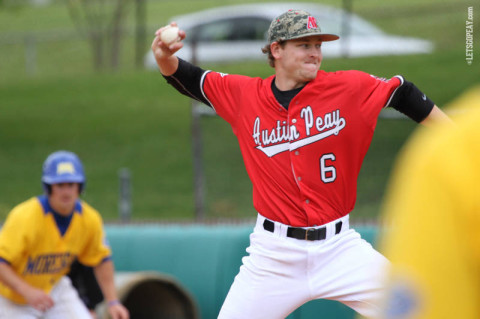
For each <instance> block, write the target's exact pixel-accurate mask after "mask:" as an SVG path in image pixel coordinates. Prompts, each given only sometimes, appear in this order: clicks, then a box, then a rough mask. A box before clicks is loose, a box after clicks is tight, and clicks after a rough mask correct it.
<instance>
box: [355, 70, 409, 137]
mask: <svg viewBox="0 0 480 319" xmlns="http://www.w3.org/2000/svg"><path fill="white" fill-rule="evenodd" d="M356 73H357V74H356V76H355V78H356V79H357V85H356V88H357V92H356V93H357V95H356V96H357V97H358V98H359V99H360V101H359V102H360V103H359V104H360V111H361V112H360V113H361V114H362V116H363V117H364V119H365V121H366V122H367V123H376V119H377V117H378V115H379V113H380V111H381V110H382V109H383V108H384V107H387V106H388V104H389V102H390V100H391V99H392V97H393V95H394V94H395V91H396V89H397V88H398V87H400V86H401V85H402V84H403V82H404V80H403V77H402V76H400V75H396V76H394V77H392V78H391V79H385V78H379V77H376V76H374V75H371V74H368V73H364V72H359V71H357V72H356ZM374 125H375V124H374ZM373 128H374V127H372V129H373Z"/></svg>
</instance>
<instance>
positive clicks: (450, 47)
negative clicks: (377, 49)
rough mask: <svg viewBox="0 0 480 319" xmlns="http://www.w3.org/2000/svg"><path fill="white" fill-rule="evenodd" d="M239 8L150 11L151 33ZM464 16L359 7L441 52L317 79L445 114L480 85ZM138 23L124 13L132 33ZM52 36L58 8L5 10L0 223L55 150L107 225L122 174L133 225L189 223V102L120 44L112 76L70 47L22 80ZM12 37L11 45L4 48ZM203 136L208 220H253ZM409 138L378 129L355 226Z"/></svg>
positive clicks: (419, 4)
mask: <svg viewBox="0 0 480 319" xmlns="http://www.w3.org/2000/svg"><path fill="white" fill-rule="evenodd" d="M240 2H242V3H244V2H255V1H233V0H230V1H220V0H218V1H214V0H210V1H203V0H202V1H200V0H190V1H186V0H177V1H170V0H168V1H149V2H148V17H147V23H148V26H149V29H150V30H154V29H155V28H156V27H158V26H161V25H163V24H164V23H166V21H167V20H168V17H170V16H171V15H176V14H183V13H186V12H191V11H195V10H198V9H202V8H207V7H212V6H216V5H222V4H234V3H240ZM325 3H327V4H331V5H335V6H341V3H342V2H341V1H336V0H329V1H326V2H325ZM468 5H472V4H471V2H469V1H461V2H458V1H453V0H447V1H442V2H440V3H439V2H438V1H434V0H422V1H414V0H408V1H402V2H394V1H386V2H385V1H379V0H362V1H356V2H355V3H354V11H355V12H357V13H359V14H360V15H362V16H363V17H365V18H367V19H369V20H371V21H372V22H374V23H375V24H377V25H378V26H380V27H382V29H384V30H385V31H387V32H391V33H395V34H399V35H405V36H417V37H422V38H427V39H431V40H433V41H434V42H435V44H436V48H437V49H436V52H435V53H434V54H432V55H414V56H395V57H376V58H361V59H326V60H324V62H323V64H322V68H323V69H325V70H327V71H334V70H342V69H359V70H363V71H365V72H369V73H372V74H376V75H379V76H385V77H390V76H393V75H395V74H402V75H404V76H405V77H406V78H407V79H409V80H411V81H413V82H414V83H416V84H417V85H418V86H419V87H420V88H421V89H422V90H423V91H424V92H426V93H427V95H429V97H431V98H432V99H433V100H434V101H435V102H436V103H437V104H438V105H440V106H443V105H445V104H446V103H448V102H449V101H450V100H452V99H453V98H454V97H455V96H457V95H458V94H460V93H461V92H462V91H463V90H464V89H466V88H468V87H469V86H471V85H472V84H473V83H475V82H478V79H479V78H480V69H479V68H477V67H475V66H468V65H467V64H466V63H465V55H464V49H465V43H464V42H465V40H464V39H465V17H466V8H467V6H468ZM133 22H134V21H133V16H132V13H129V16H128V25H129V26H130V27H132V26H133ZM477 24H478V22H477ZM476 29H478V28H476ZM51 30H67V31H68V30H74V26H73V24H72V22H71V20H70V18H69V16H68V14H67V10H66V8H65V6H64V5H63V2H57V3H56V4H54V5H52V6H48V7H40V8H30V7H21V8H16V9H12V8H2V9H0V74H1V75H2V76H1V77H0V110H1V116H0V180H1V181H2V183H0V194H1V195H0V220H1V219H3V218H4V216H5V215H6V214H7V213H8V211H9V210H10V209H11V208H12V207H13V206H14V205H15V204H17V203H19V202H20V201H22V200H24V199H26V198H28V197H30V196H34V195H36V194H39V193H40V192H41V191H42V190H41V184H40V177H41V164H42V162H43V160H44V159H45V158H46V156H47V155H48V154H49V153H50V152H52V151H54V150H57V149H69V150H73V151H75V152H77V153H78V154H79V155H80V157H81V158H82V160H83V162H84V164H85V167H86V173H87V175H88V182H87V191H86V193H85V194H84V198H85V199H86V200H87V201H89V202H90V203H91V204H92V205H93V206H94V207H96V208H98V209H99V211H101V212H102V214H103V215H104V217H105V218H106V219H107V220H114V219H116V218H117V197H118V171H119V170H120V169H121V168H123V167H127V168H129V169H130V171H131V172H132V177H133V211H134V218H135V219H136V220H140V219H152V218H155V219H170V220H172V219H183V220H191V219H192V218H193V217H194V216H193V186H192V180H193V171H192V151H191V149H192V147H191V136H190V126H191V120H190V102H189V100H188V99H187V98H184V97H182V96H180V95H178V94H177V93H176V92H175V91H174V90H173V89H172V88H171V87H169V86H168V85H166V84H165V81H164V80H163V79H162V77H161V76H160V75H159V74H158V72H147V71H143V70H136V69H135V67H134V64H133V52H134V50H133V38H132V37H126V38H125V41H124V43H123V46H122V51H121V53H122V54H121V68H120V69H119V70H118V71H117V72H103V73H100V74H98V73H95V72H94V71H93V67H92V63H91V53H90V50H89V47H88V44H87V43H86V42H85V41H84V40H82V39H81V38H78V37H72V38H71V39H64V40H61V41H56V42H39V43H38V44H37V50H36V52H37V69H36V73H35V74H34V75H28V74H26V72H25V64H24V54H25V52H24V45H23V42H22V41H21V39H22V38H23V37H24V35H25V34H27V33H29V32H32V31H35V32H38V31H51ZM12 32H15V34H14V36H13V38H16V39H19V40H18V41H17V42H18V43H16V44H8V45H7V44H5V43H6V42H7V41H6V40H5V39H7V38H8V39H11V38H12ZM7 34H8V36H7ZM2 41H3V42H2ZM9 41H10V40H9ZM148 45H149V44H147V45H146V48H145V52H146V51H147V50H148ZM474 63H475V61H474ZM204 67H205V68H210V69H215V70H218V71H222V72H227V73H242V74H247V75H251V76H262V77H266V76H268V75H270V74H271V72H272V69H271V68H270V67H268V66H267V65H266V63H254V62H248V63H238V64H229V65H204ZM201 124H202V128H203V146H204V163H205V175H206V185H207V191H206V199H207V203H206V208H207V209H206V213H207V217H209V218H224V217H226V218H243V217H253V216H254V214H255V212H254V210H253V207H252V203H251V191H252V189H251V185H250V182H249V180H248V178H247V175H246V172H245V168H244V166H243V163H242V159H241V155H240V152H239V149H238V144H237V142H236V140H235V138H234V136H233V134H232V132H231V130H230V128H229V126H228V125H227V124H226V123H225V122H223V121H222V120H221V119H219V118H216V117H214V118H203V119H202V123H201ZM415 127H416V125H415V124H414V123H412V122H411V121H406V120H386V119H382V120H380V121H379V123H378V127H377V130H376V133H375V136H374V139H373V142H372V146H371V148H370V150H369V152H368V154H367V157H366V159H365V162H364V165H363V169H362V171H361V174H360V176H359V180H358V197H357V198H358V200H357V207H356V209H355V213H354V214H353V219H356V220H363V219H371V218H374V217H375V216H376V215H377V214H378V211H379V207H380V204H381V200H382V197H383V195H384V189H385V185H386V183H387V181H388V176H389V173H390V170H391V168H392V165H393V163H394V161H395V157H396V155H397V153H398V151H399V150H400V149H401V147H402V145H403V144H404V142H405V140H406V139H407V138H408V136H409V135H410V134H411V132H412V131H413V130H414V129H415Z"/></svg>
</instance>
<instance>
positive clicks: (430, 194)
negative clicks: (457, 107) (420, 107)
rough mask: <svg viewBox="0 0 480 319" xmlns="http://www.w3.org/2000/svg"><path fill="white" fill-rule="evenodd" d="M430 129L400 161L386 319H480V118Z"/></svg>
mask: <svg viewBox="0 0 480 319" xmlns="http://www.w3.org/2000/svg"><path fill="white" fill-rule="evenodd" d="M455 122H456V123H457V124H458V128H452V127H445V126H443V127H442V126H440V127H436V128H434V129H431V128H427V129H424V130H423V131H422V132H420V134H417V136H415V138H414V139H413V140H412V141H411V142H410V144H409V145H408V147H407V149H406V151H405V152H404V154H403V156H402V157H400V159H399V163H398V164H399V166H398V167H397V168H398V169H397V170H396V171H395V174H394V176H393V180H392V181H393V182H392V183H391V185H390V189H389V192H388V196H387V200H386V205H385V207H384V211H385V214H386V216H387V219H386V220H387V225H388V226H389V227H390V228H387V230H386V236H387V237H386V239H385V240H384V242H383V253H385V255H386V257H387V258H389V259H390V260H391V261H392V264H393V271H392V275H391V281H390V286H389V294H388V297H387V302H386V311H385V314H384V318H395V319H403V318H409V319H414V318H415V319H417V318H418V319H420V318H422V319H424V318H431V319H441V318H462V319H474V318H475V319H478V318H480V186H479V183H480V110H474V111H470V112H468V113H466V114H463V115H462V116H460V117H459V118H458V119H455Z"/></svg>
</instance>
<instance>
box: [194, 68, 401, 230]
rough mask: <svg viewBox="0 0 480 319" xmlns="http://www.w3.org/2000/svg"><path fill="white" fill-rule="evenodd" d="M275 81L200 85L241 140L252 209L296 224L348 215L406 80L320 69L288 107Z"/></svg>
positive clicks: (229, 79) (208, 78)
mask: <svg viewBox="0 0 480 319" xmlns="http://www.w3.org/2000/svg"><path fill="white" fill-rule="evenodd" d="M273 79H274V76H271V77H269V78H267V79H261V78H250V77H247V76H241V75H228V74H223V73H217V72H208V73H206V75H204V77H203V83H202V90H203V92H202V93H203V94H204V96H205V98H206V99H208V101H209V102H210V104H211V105H212V107H213V108H214V109H215V111H216V112H217V114H218V115H219V116H221V117H222V118H223V119H225V120H226V121H227V122H228V123H230V125H231V126H232V129H233V132H234V134H235V135H236V136H237V138H238V141H239V145H240V149H241V152H242V154H243V160H244V162H245V166H246V169H247V172H248V175H249V177H250V180H251V181H252V183H253V205H254V207H255V209H256V210H257V211H258V212H259V213H260V214H262V215H263V216H265V217H267V218H269V219H271V220H274V221H278V222H281V223H283V224H287V225H292V226H297V227H305V226H314V225H322V224H325V223H328V222H330V221H332V220H335V219H337V218H340V217H342V216H345V215H346V214H348V213H349V212H350V211H352V210H353V208H354V206H355V200H356V193H357V177H358V174H359V172H360V167H361V164H362V162H363V159H364V157H365V154H366V153H367V150H368V147H369V145H370V142H371V140H372V136H373V132H374V129H375V126H376V123H377V117H378V114H379V113H380V111H381V109H382V108H383V107H385V106H387V105H388V102H389V100H390V98H391V97H392V95H393V93H394V91H395V90H396V88H397V87H399V86H400V85H401V84H402V83H403V78H402V77H401V76H395V77H393V78H391V79H389V80H386V79H380V78H377V77H374V76H372V75H369V74H367V73H363V72H360V71H339V72H324V71H319V72H318V75H317V77H316V79H315V80H313V81H311V82H309V83H308V84H307V85H306V86H305V87H304V88H303V89H302V90H301V91H300V92H299V93H298V94H297V95H296V96H295V97H294V98H293V99H292V101H291V102H290V105H289V107H288V110H286V109H285V108H283V107H282V106H281V105H280V104H279V103H278V102H277V100H276V98H275V97H274V95H273V92H272V89H271V84H272V81H273Z"/></svg>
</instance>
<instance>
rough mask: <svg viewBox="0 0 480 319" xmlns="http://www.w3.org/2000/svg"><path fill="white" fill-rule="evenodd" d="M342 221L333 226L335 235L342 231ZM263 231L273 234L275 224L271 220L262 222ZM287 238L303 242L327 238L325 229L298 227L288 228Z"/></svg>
mask: <svg viewBox="0 0 480 319" xmlns="http://www.w3.org/2000/svg"><path fill="white" fill-rule="evenodd" d="M342 224H343V222H342V221H338V222H337V223H336V224H335V235H337V234H338V233H340V231H342ZM263 229H265V230H267V231H269V232H271V233H273V230H274V229H275V224H274V222H272V221H271V220H268V219H265V221H264V222H263ZM287 237H290V238H296V239H303V240H323V239H325V238H327V227H321V228H307V229H305V228H299V227H288V229H287Z"/></svg>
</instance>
